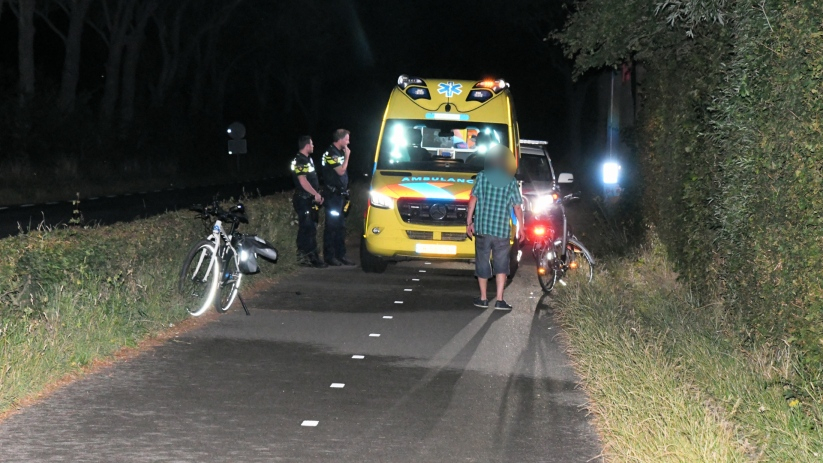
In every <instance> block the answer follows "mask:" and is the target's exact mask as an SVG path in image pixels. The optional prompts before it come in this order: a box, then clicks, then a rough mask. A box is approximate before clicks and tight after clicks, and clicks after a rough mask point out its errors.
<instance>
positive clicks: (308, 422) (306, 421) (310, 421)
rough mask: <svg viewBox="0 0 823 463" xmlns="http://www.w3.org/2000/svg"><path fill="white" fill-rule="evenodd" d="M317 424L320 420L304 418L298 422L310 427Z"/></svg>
mask: <svg viewBox="0 0 823 463" xmlns="http://www.w3.org/2000/svg"><path fill="white" fill-rule="evenodd" d="M318 424H320V422H319V421H314V420H305V421H303V422H302V423H300V426H310V427H314V426H317V425H318Z"/></svg>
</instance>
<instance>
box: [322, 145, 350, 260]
mask: <svg viewBox="0 0 823 463" xmlns="http://www.w3.org/2000/svg"><path fill="white" fill-rule="evenodd" d="M349 135H350V133H349V131H348V130H345V129H338V130H336V131H335V132H334V133H333V134H332V144H331V145H330V146H329V149H328V150H327V151H326V152H325V153H323V161H322V163H321V171H322V174H323V183H324V184H325V188H324V192H323V193H324V197H325V205H326V228H325V229H324V230H323V258H324V259H325V260H326V263H327V264H329V265H336V266H339V265H354V262H352V261H350V260H349V259H348V258H347V257H346V218H345V216H344V214H343V207H344V205H345V204H346V200H347V199H348V195H349V174H348V173H347V172H346V170H347V169H348V167H349V153H350V151H349Z"/></svg>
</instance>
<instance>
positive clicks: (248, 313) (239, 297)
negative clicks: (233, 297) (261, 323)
mask: <svg viewBox="0 0 823 463" xmlns="http://www.w3.org/2000/svg"><path fill="white" fill-rule="evenodd" d="M237 298H238V299H240V304H242V305H243V310H244V311H245V312H246V315H247V316H248V315H251V313H250V312H249V308H248V307H246V301H244V300H243V296H241V295H240V291H238V292H237Z"/></svg>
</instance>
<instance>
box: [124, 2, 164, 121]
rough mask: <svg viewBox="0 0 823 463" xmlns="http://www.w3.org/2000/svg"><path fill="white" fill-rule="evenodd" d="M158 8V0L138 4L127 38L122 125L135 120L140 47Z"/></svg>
mask: <svg viewBox="0 0 823 463" xmlns="http://www.w3.org/2000/svg"><path fill="white" fill-rule="evenodd" d="M156 9H157V0H149V1H145V2H143V3H141V4H140V5H139V6H138V9H137V12H136V13H137V14H136V18H135V21H134V24H132V26H131V28H130V32H129V35H128V37H127V39H126V58H125V61H124V63H123V88H122V92H121V98H120V126H121V128H127V127H128V126H130V125H131V123H132V122H133V121H134V97H135V94H136V92H137V65H138V62H139V59H140V49H141V48H142V46H143V41H144V40H145V36H146V34H145V31H146V25H148V23H149V18H151V16H152V15H153V14H154V11H155V10H156Z"/></svg>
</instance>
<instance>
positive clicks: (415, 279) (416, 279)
mask: <svg viewBox="0 0 823 463" xmlns="http://www.w3.org/2000/svg"><path fill="white" fill-rule="evenodd" d="M412 281H420V278H412Z"/></svg>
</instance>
